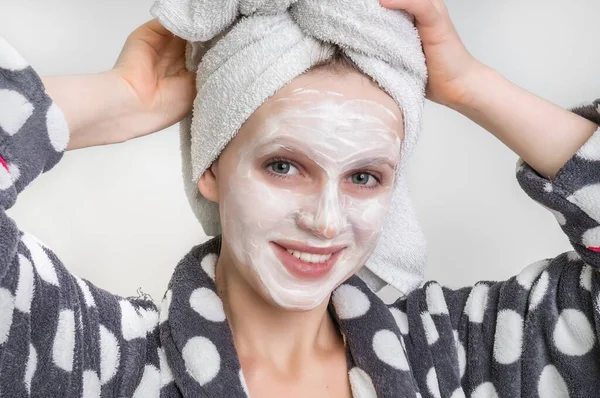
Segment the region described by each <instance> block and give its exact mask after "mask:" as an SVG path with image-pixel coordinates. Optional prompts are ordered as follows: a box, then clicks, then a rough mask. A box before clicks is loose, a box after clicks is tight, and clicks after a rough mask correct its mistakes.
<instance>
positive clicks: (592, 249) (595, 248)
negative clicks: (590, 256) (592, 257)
mask: <svg viewBox="0 0 600 398" xmlns="http://www.w3.org/2000/svg"><path fill="white" fill-rule="evenodd" d="M588 249H590V250H591V251H593V252H596V253H600V246H598V247H588Z"/></svg>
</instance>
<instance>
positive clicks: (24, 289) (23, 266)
mask: <svg viewBox="0 0 600 398" xmlns="http://www.w3.org/2000/svg"><path fill="white" fill-rule="evenodd" d="M31 300H33V265H31V262H30V261H29V260H28V259H27V258H25V256H23V255H22V254H19V284H18V285H17V292H16V294H15V308H16V309H17V310H19V311H21V312H23V313H25V314H29V312H30V311H31Z"/></svg>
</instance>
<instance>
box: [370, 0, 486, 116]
mask: <svg viewBox="0 0 600 398" xmlns="http://www.w3.org/2000/svg"><path fill="white" fill-rule="evenodd" d="M380 3H381V5H382V6H384V7H386V8H390V9H396V10H405V11H407V12H408V13H410V14H412V15H414V16H415V19H416V23H415V25H416V27H417V29H418V31H419V35H420V36H421V41H422V42H423V51H424V53H425V59H426V62H427V71H428V74H429V81H428V83H427V89H426V97H427V98H428V99H429V100H431V101H434V102H437V103H439V104H442V105H446V106H450V107H452V106H453V104H457V103H461V102H462V101H464V98H463V97H464V96H465V95H467V92H468V86H469V78H470V76H471V75H472V74H475V73H477V72H478V71H479V70H480V69H481V67H482V66H483V64H481V63H480V62H479V61H477V60H476V59H475V58H474V57H473V56H472V55H471V54H470V53H469V52H468V51H467V49H466V47H465V46H464V44H463V42H462V41H461V39H460V37H459V36H458V33H457V32H456V29H455V27H454V24H453V23H452V20H451V19H450V14H449V13H448V9H447V8H446V5H445V4H444V1H443V0H380Z"/></svg>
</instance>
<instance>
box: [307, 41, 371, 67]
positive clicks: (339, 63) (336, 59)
mask: <svg viewBox="0 0 600 398" xmlns="http://www.w3.org/2000/svg"><path fill="white" fill-rule="evenodd" d="M332 51H333V53H332V55H331V57H329V58H327V59H326V60H325V61H322V62H320V63H318V64H316V65H314V66H313V67H312V68H310V70H314V69H325V70H328V71H330V72H334V73H339V74H344V73H349V72H359V73H363V72H362V71H361V70H360V68H359V67H358V65H356V63H355V62H354V61H352V59H351V58H350V57H349V56H348V55H347V54H346V53H345V52H344V50H342V49H341V48H340V47H338V46H333V50H332Z"/></svg>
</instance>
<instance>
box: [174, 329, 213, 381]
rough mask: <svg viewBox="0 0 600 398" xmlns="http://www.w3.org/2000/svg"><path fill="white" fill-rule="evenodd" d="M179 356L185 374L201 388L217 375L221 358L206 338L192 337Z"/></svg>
mask: <svg viewBox="0 0 600 398" xmlns="http://www.w3.org/2000/svg"><path fill="white" fill-rule="evenodd" d="M181 354H182V356H183V360H184V362H185V366H186V369H187V372H188V373H189V374H190V375H191V376H192V377H193V378H194V380H196V381H197V382H198V384H200V385H201V386H203V385H205V384H207V383H210V382H211V381H212V380H213V379H214V378H215V377H216V376H217V374H218V373H219V369H220V368H221V357H220V356H219V352H218V351H217V347H215V345H214V344H213V342H212V341H210V340H209V339H207V338H206V337H202V336H198V337H192V338H191V339H190V340H189V341H188V342H187V343H186V344H185V347H183V350H182V352H181Z"/></svg>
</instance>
